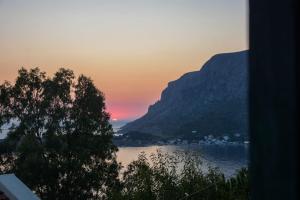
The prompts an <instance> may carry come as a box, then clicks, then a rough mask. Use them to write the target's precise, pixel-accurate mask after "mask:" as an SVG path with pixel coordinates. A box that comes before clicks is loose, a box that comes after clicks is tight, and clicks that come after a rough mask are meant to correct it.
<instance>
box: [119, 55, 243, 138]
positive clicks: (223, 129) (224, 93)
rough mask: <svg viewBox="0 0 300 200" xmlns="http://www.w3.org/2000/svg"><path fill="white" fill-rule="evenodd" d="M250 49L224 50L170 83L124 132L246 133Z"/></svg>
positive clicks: (169, 134)
mask: <svg viewBox="0 0 300 200" xmlns="http://www.w3.org/2000/svg"><path fill="white" fill-rule="evenodd" d="M247 59H248V51H240V52H234V53H222V54H217V55H215V56H213V57H212V58H211V59H209V60H208V61H207V62H206V63H205V64H204V65H203V67H202V68H201V70H199V71H195V72H189V73H186V74H184V75H183V76H181V77H180V78H179V79H178V80H175V81H171V82H169V83H168V86H167V88H166V89H165V90H164V91H163V92H162V94H161V99H160V100H159V101H158V102H156V103H155V104H154V105H151V106H150V107H149V109H148V112H147V113H146V114H145V115H144V116H143V117H141V118H139V119H137V120H135V121H133V122H130V123H128V124H126V125H125V126H123V127H122V128H121V132H122V133H125V134H126V133H127V134H129V133H130V132H134V133H135V134H136V133H137V132H138V133H139V134H146V135H149V134H150V135H153V136H160V137H162V138H170V137H178V136H184V135H185V136H186V135H190V134H191V133H197V134H198V135H201V136H205V135H214V136H223V135H247V131H248V130H247V129H248V110H247V105H248V103H247V101H248V97H247V95H248V61H247Z"/></svg>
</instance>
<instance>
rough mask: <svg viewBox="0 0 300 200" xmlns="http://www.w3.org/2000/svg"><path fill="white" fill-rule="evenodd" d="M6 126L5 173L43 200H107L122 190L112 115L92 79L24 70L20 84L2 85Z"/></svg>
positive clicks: (0, 109)
mask: <svg viewBox="0 0 300 200" xmlns="http://www.w3.org/2000/svg"><path fill="white" fill-rule="evenodd" d="M4 124H6V125H9V131H8V134H7V137H6V138H5V139H4V140H3V141H1V142H0V153H1V158H0V165H1V167H0V171H1V173H15V174H16V175H17V176H18V177H19V178H20V179H21V180H23V181H24V182H25V183H26V184H27V185H28V186H29V187H30V188H31V189H33V190H34V191H35V192H36V193H37V194H38V195H39V196H40V197H41V198H42V199H105V195H106V194H109V193H111V192H112V191H113V190H115V189H116V188H117V187H119V181H118V172H119V169H120V166H119V164H118V163H117V162H116V151H117V147H116V146H114V145H113V143H112V136H113V131H112V126H111V125H110V124H109V114H108V113H107V112H106V111H105V102H104V96H103V94H102V92H101V91H99V90H98V89H97V88H96V87H95V85H94V84H93V81H92V80H91V79H90V78H87V77H86V76H83V75H81V76H79V78H78V79H77V81H76V80H75V76H74V73H73V71H71V70H68V69H59V70H58V71H57V72H56V73H55V74H54V76H53V77H52V78H49V77H47V76H46V73H45V72H41V71H40V69H39V68H34V69H30V70H26V69H24V68H22V69H20V70H19V72H18V77H17V79H16V82H15V84H10V83H8V82H4V83H3V84H2V85H0V127H1V126H3V125H4Z"/></svg>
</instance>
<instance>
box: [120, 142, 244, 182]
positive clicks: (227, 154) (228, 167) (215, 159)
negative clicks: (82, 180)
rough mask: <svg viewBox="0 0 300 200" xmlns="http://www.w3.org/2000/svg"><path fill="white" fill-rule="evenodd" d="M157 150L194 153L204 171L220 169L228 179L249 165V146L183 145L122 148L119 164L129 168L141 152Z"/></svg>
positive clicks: (148, 152)
mask: <svg viewBox="0 0 300 200" xmlns="http://www.w3.org/2000/svg"><path fill="white" fill-rule="evenodd" d="M157 149H161V150H162V151H164V152H168V153H173V152H175V151H192V152H196V153H197V154H198V153H199V155H201V157H202V159H203V163H204V165H203V170H204V171H206V170H207V166H208V165H210V166H213V167H218V168H219V169H220V170H221V171H222V172H223V173H224V174H225V175H226V176H227V177H230V176H232V175H233V174H235V172H236V170H238V169H240V168H242V167H246V166H247V165H248V155H249V153H248V149H249V147H248V145H181V146H148V147H120V148H119V152H118V153H117V156H118V157H117V158H118V161H119V162H122V165H123V166H127V165H128V164H129V163H130V162H131V161H133V160H135V159H137V157H138V154H139V153H140V152H142V151H143V152H145V153H146V154H147V155H150V154H151V153H155V152H156V150H157Z"/></svg>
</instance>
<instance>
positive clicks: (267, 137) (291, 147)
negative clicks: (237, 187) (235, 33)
mask: <svg viewBox="0 0 300 200" xmlns="http://www.w3.org/2000/svg"><path fill="white" fill-rule="evenodd" d="M297 1H299V0H249V3H250V24H249V25H250V38H249V39H250V57H249V58H250V67H249V70H250V71H249V72H250V97H249V98H250V142H251V150H250V155H251V158H250V172H251V178H252V180H251V181H252V183H251V186H252V188H251V190H252V193H251V199H253V200H269V199H270V200H277V199H280V200H285V199H288V200H293V199H299V193H298V188H297V186H298V183H299V182H298V176H299V159H300V156H299V146H300V141H299V134H300V129H299V105H300V101H299V90H298V89H299V87H298V86H299V78H300V74H299V67H300V66H299V58H297V56H296V54H297V52H298V51H299V45H298V44H299V43H298V42H299V41H298V38H297V37H299V36H300V34H299V32H297V29H296V26H297V25H298V26H300V24H299V23H298V24H297V21H296V15H297V11H298V12H299V7H298V5H296V4H298V3H297Z"/></svg>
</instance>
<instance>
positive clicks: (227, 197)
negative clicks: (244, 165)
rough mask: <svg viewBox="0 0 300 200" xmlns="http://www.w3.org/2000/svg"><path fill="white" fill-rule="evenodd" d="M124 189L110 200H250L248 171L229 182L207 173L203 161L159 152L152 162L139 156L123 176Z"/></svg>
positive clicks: (214, 171)
mask: <svg viewBox="0 0 300 200" xmlns="http://www.w3.org/2000/svg"><path fill="white" fill-rule="evenodd" d="M122 186H123V188H122V191H120V192H119V194H118V195H116V196H114V197H112V198H111V199H122V200H124V199H125V200H139V199H144V200H163V199H174V200H175V199H189V200H193V199H206V200H245V199H249V191H248V190H249V189H248V170H247V169H241V170H240V171H239V172H238V173H237V175H235V176H233V177H231V178H229V179H226V178H225V177H224V175H223V174H222V173H221V172H220V171H219V170H218V169H216V168H209V169H208V172H204V171H203V164H202V162H201V158H199V157H197V156H195V155H192V154H184V153H180V152H177V153H175V154H174V155H170V154H167V153H163V152H162V151H158V152H157V153H156V154H152V155H151V156H150V159H148V158H147V156H146V154H144V153H142V154H140V155H139V157H138V159H137V160H135V161H133V162H132V163H131V164H129V166H128V168H127V169H126V170H125V172H124V173H123V179H122Z"/></svg>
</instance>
